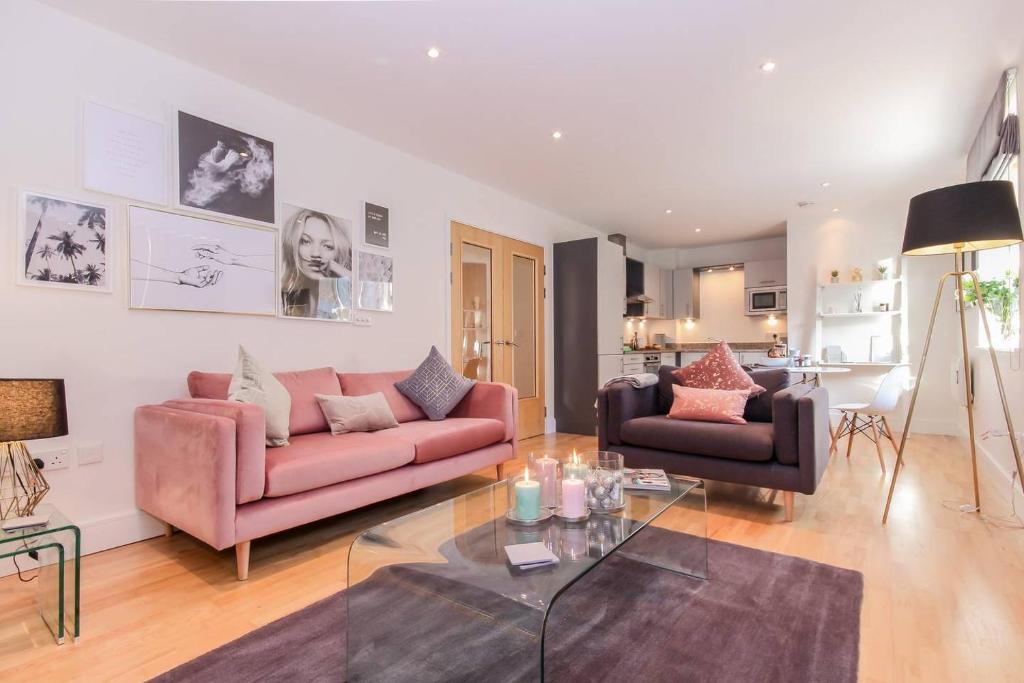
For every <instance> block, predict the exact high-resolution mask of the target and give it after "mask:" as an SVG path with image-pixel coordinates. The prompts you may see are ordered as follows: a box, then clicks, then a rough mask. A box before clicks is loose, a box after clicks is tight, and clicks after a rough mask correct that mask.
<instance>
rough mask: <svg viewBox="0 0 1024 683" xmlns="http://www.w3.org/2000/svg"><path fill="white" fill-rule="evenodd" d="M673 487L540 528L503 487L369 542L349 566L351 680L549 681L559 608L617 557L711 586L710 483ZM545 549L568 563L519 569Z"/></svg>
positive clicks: (432, 510)
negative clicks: (532, 546)
mask: <svg viewBox="0 0 1024 683" xmlns="http://www.w3.org/2000/svg"><path fill="white" fill-rule="evenodd" d="M669 479H670V482H671V487H672V488H671V490H669V491H637V490H626V492H625V503H626V504H625V508H624V509H623V510H621V511H618V512H615V513H611V514H597V513H591V515H590V517H589V519H587V520H585V521H581V522H565V521H562V520H560V519H559V518H557V517H554V518H552V519H549V520H547V521H545V522H542V523H540V524H537V525H536V526H523V525H520V524H516V523H514V522H511V521H508V520H507V519H506V517H505V512H506V510H507V509H508V502H507V501H508V496H507V495H506V489H505V486H506V484H505V482H498V483H496V484H493V485H491V486H487V487H485V488H482V489H479V490H477V491H472V492H470V493H467V494H465V495H462V496H458V497H457V498H453V499H451V500H447V501H444V502H442V503H438V504H437V505H432V506H430V507H428V508H425V509H423V510H419V511H417V512H414V513H411V514H408V515H405V516H403V517H399V518H398V519H395V520H392V521H389V522H386V523H384V524H380V525H378V526H376V527H374V528H372V529H369V530H368V531H365V532H364V533H362V534H360V535H359V537H358V538H356V540H355V541H354V542H353V543H352V546H351V548H350V550H349V559H348V586H349V588H348V590H347V591H346V596H347V600H346V610H347V614H346V637H347V638H346V643H347V645H346V651H347V678H346V680H348V681H391V680H418V681H430V680H455V679H460V680H461V679H468V676H469V673H468V671H473V672H474V673H480V672H484V671H486V673H484V674H482V675H483V677H476V676H474V677H475V678H476V680H542V679H543V676H544V656H545V636H550V635H551V632H552V629H554V628H563V627H565V624H566V622H565V620H564V618H563V617H562V616H561V615H559V617H558V618H557V619H555V620H554V621H555V622H557V623H558V624H559V625H558V626H556V625H554V624H553V620H552V619H551V618H550V616H551V614H552V610H553V608H554V606H555V605H556V604H557V603H558V601H559V599H560V598H561V597H562V596H564V595H567V594H570V593H572V592H573V590H574V585H575V584H577V582H579V581H580V579H582V578H583V577H584V576H585V575H586V574H587V573H588V572H590V571H591V570H592V569H595V568H596V567H598V565H600V564H601V563H602V562H603V561H604V560H605V559H606V558H609V557H611V556H613V555H614V556H617V557H624V558H628V559H630V560H636V561H638V562H642V563H644V564H647V565H653V566H656V567H659V568H662V569H665V570H668V571H672V572H676V573H679V574H684V575H686V576H690V577H694V578H696V579H707V578H708V564H707V558H708V542H707V504H706V496H705V489H704V482H703V481H701V480H698V479H689V478H683V477H674V476H671V475H670V476H669ZM655 522H657V523H655ZM654 527H660V528H658V529H654ZM666 529H667V530H668V531H669V532H674V533H666V531H665V530H666ZM659 534H660V535H659ZM645 537H647V541H645V540H644V539H645ZM538 541H539V542H542V543H544V545H546V546H547V547H548V548H549V549H550V550H551V551H553V552H554V553H555V554H556V555H558V557H559V558H560V561H559V563H558V564H555V565H551V566H546V567H538V568H534V569H519V568H516V567H513V566H512V565H511V564H509V563H508V561H507V558H506V555H505V546H506V545H512V544H517V543H531V542H538ZM579 589H580V590H586V585H581V586H580V587H579ZM622 590H623V591H628V590H629V586H623V587H622ZM477 667H479V668H477ZM513 670H514V674H513V673H512V671H513ZM506 673H507V678H506V676H504V675H502V674H506Z"/></svg>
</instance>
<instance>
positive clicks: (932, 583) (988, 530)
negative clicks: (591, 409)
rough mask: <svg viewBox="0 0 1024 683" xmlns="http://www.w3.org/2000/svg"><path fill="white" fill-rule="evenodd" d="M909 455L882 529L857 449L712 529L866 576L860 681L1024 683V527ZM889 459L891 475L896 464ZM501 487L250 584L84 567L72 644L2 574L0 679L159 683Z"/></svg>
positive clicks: (942, 470) (945, 444) (715, 506)
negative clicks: (354, 550) (375, 550)
mask: <svg viewBox="0 0 1024 683" xmlns="http://www.w3.org/2000/svg"><path fill="white" fill-rule="evenodd" d="M573 447H576V448H580V449H587V448H593V447H594V440H593V439H592V438H587V437H574V436H567V435H548V436H546V437H538V438H535V439H530V440H528V441H525V442H523V448H522V450H521V453H522V454H525V453H527V452H529V451H531V450H532V451H548V452H552V453H558V454H564V453H566V452H568V451H569V450H571V449H572V448H573ZM908 451H909V456H910V457H909V461H910V462H909V465H908V467H907V469H906V471H905V474H904V475H901V479H900V482H901V488H900V489H898V491H897V495H896V502H895V504H894V508H893V514H892V516H891V519H890V521H889V525H888V527H886V528H883V527H882V526H881V524H880V517H881V512H882V505H883V503H884V496H885V488H886V484H887V481H888V479H887V477H883V476H882V474H881V471H880V469H879V465H878V460H877V458H876V456H875V453H874V449H873V448H872V447H871V445H870V443H868V442H867V441H866V440H861V443H857V444H855V446H854V449H853V455H852V457H851V459H850V460H847V459H846V457H845V449H841V450H840V455H839V456H836V457H834V458H833V460H832V463H831V465H830V467H829V470H828V472H827V473H826V475H825V478H824V481H823V482H822V485H821V487H820V488H819V490H818V493H817V494H816V495H814V496H813V497H807V496H797V503H796V521H795V522H794V523H792V524H786V523H784V522H783V511H782V506H781V496H780V497H779V501H778V503H779V504H777V505H775V504H770V503H768V502H767V495H766V494H767V492H765V491H761V490H758V489H752V488H747V487H740V486H731V485H724V484H710V485H709V489H708V490H709V495H708V498H709V533H710V535H711V537H712V538H715V539H719V540H723V541H730V542H733V543H739V544H742V545H746V546H750V547H754V548H761V549H764V550H771V551H775V552H780V553H785V554H789V555H797V556H800V557H806V558H809V559H812V560H817V561H820V562H827V563H830V564H834V565H838V566H841V567H848V568H851V569H856V570H859V571H861V572H863V574H864V578H865V596H864V606H863V611H862V615H861V617H862V621H861V649H860V673H861V679H862V680H864V681H1022V680H1024V647H1022V646H1021V643H1022V642H1024V531H1021V530H1019V529H1010V528H1003V527H1001V526H999V525H997V524H996V523H994V522H993V521H990V520H985V519H982V518H979V517H978V516H977V515H973V514H963V513H961V512H958V511H956V510H955V509H953V507H955V505H956V504H958V503H962V502H968V501H967V496H968V494H969V491H970V484H969V472H970V467H969V462H968V460H967V459H966V456H965V454H964V450H963V447H962V445H961V443H960V442H959V441H957V440H956V439H953V438H951V437H939V436H921V437H915V438H913V439H911V440H910V447H909V448H908ZM886 456H887V459H888V463H889V470H890V471H891V469H892V462H893V459H894V455H893V454H892V452H891V451H886ZM491 477H493V470H489V471H486V472H481V473H479V474H478V475H474V476H469V477H464V478H463V479H460V480H458V481H456V482H451V483H448V484H444V485H440V486H436V487H433V488H431V489H428V490H426V491H422V492H419V493H415V494H411V495H408V496H404V497H402V498H400V499H398V500H394V501H389V502H387V503H383V504H380V505H376V506H373V507H371V508H368V509H364V510H360V511H358V512H354V513H350V514H347V515H342V516H339V517H336V518H334V519H330V520H326V521H324V522H320V523H317V524H312V525H309V526H306V527H303V528H302V529H299V530H295V531H291V532H288V533H283V534H279V535H277V536H275V537H272V538H270V539H266V540H262V541H256V542H254V543H253V548H252V570H251V573H250V578H249V580H248V581H247V582H238V581H236V580H235V564H234V557H233V554H232V553H231V552H222V553H218V552H215V551H213V550H211V549H210V548H209V547H207V546H205V545H203V544H202V543H200V542H198V541H196V540H194V539H192V538H190V537H188V536H187V535H185V534H181V533H178V534H176V535H175V536H174V537H172V538H158V539H153V540H149V541H144V542H141V543H136V544H133V545H130V546H126V547H123V548H117V549H115V550H110V551H107V552H103V553H98V554H95V555H91V556H89V557H86V558H85V559H84V561H83V582H82V589H83V601H82V611H83V624H84V634H83V636H82V639H81V642H80V643H78V644H77V645H71V644H69V645H65V646H63V647H57V646H55V645H54V644H53V641H52V640H51V638H50V636H49V632H48V631H47V630H46V629H45V627H44V626H43V625H42V623H41V622H40V621H39V619H38V617H37V616H36V614H35V608H34V586H31V585H26V584H22V583H19V582H18V579H17V577H13V576H12V577H7V578H4V579H0V615H2V616H0V680H3V681H14V680H19V681H20V680H26V681H27V680H33V681H64V680H103V681H109V680H125V681H138V680H144V679H146V678H148V677H150V676H153V675H155V674H158V673H161V672H163V671H165V670H167V669H169V668H171V667H173V666H175V665H176V664H179V663H181V662H184V661H187V660H189V659H192V658H193V657H196V656H198V655H200V654H202V653H203V652H206V651H207V650H210V649H212V648H215V647H217V646H218V645H222V644H223V643H226V642H228V641H230V640H232V639H234V638H237V637H239V636H241V635H243V634H245V633H247V632H249V631H251V630H253V629H254V628H256V627H258V626H261V625H263V624H266V623H268V622H270V621H272V620H274V619H277V618H279V617H282V616H284V615H286V614H289V613H291V612H294V611H296V610H298V609H300V608H301V607H304V606H305V605H308V604H310V603H312V602H314V601H316V600H319V599H320V598H323V597H326V596H328V595H331V594H332V593H334V592H336V591H339V590H341V589H343V588H344V587H345V564H346V556H347V550H348V545H349V543H350V542H351V541H352V538H353V537H354V536H355V535H356V534H357V533H358V532H359V531H360V530H362V529H364V528H366V527H368V526H370V525H373V524H375V523H377V522H380V521H383V520H386V519H388V518H391V517H394V516H397V515H400V514H403V513H405V512H408V511H410V510H414V509H418V508H420V507H422V506H424V505H426V504H428V503H431V502H435V501H438V500H442V499H445V498H448V497H450V496H452V495H455V494H458V493H462V492H465V491H468V490H471V489H473V488H476V487H478V486H480V485H482V484H486V483H488V479H489V478H491ZM984 495H985V498H983V501H984V500H986V499H987V501H990V502H991V503H992V505H991V506H990V509H989V510H988V512H989V513H990V514H993V515H1006V514H1007V513H1008V510H1007V509H1005V507H1006V506H1005V505H1003V504H1002V503H1001V502H1000V500H1001V499H999V498H997V497H996V496H995V495H994V493H993V492H992V491H990V490H989V491H985V492H984ZM669 525H671V521H669ZM711 571H712V572H714V566H712V567H711ZM712 580H713V575H712ZM778 618H779V619H787V618H788V616H787V615H786V614H779V615H778ZM808 646H812V644H810V643H809V644H808Z"/></svg>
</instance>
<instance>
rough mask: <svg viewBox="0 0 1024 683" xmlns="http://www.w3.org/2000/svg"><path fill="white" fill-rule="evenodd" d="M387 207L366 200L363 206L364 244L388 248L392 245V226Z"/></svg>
mask: <svg viewBox="0 0 1024 683" xmlns="http://www.w3.org/2000/svg"><path fill="white" fill-rule="evenodd" d="M388 214H389V211H388V209H387V207H384V206H377V205H376V204H370V203H369V202H366V204H365V205H364V208H363V244H365V245H366V246H368V247H379V248H381V249H387V248H388V247H390V246H391V228H390V226H389V223H388V220H389V216H388Z"/></svg>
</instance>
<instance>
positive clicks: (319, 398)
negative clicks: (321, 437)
mask: <svg viewBox="0 0 1024 683" xmlns="http://www.w3.org/2000/svg"><path fill="white" fill-rule="evenodd" d="M316 402H317V403H319V404H320V410H322V411H323V413H324V417H325V418H327V424H329V425H330V426H331V434H334V435H335V436H337V435H338V434H346V433H348V432H375V431H377V430H378V429H390V428H391V427H397V426H398V420H396V419H395V414H394V413H392V412H391V406H389V405H388V401H387V399H386V398H384V394H382V393H380V392H377V393H376V394H367V395H366V396H325V395H324V394H316Z"/></svg>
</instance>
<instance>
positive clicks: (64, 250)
mask: <svg viewBox="0 0 1024 683" xmlns="http://www.w3.org/2000/svg"><path fill="white" fill-rule="evenodd" d="M109 220H110V211H109V209H108V208H107V207H105V206H103V205H101V204H93V203H85V202H82V201H78V200H72V199H65V198H61V197H56V196H53V195H46V194H40V193H37V192H22V194H21V215H20V239H19V245H20V250H19V252H18V266H17V268H18V281H19V282H21V283H23V284H32V285H42V286H49V287H66V288H72V289H85V290H91V291H96V292H109V291H111V276H110V274H109V273H108V272H107V263H108V257H107V248H108V245H109V244H110V242H109V241H108V239H107V235H108V230H109Z"/></svg>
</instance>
